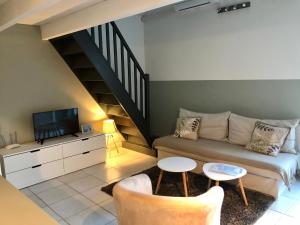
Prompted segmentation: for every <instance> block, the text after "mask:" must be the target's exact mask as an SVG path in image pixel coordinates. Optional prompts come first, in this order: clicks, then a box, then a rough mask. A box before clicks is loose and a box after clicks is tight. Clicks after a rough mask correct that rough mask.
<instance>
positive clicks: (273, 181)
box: [153, 136, 300, 198]
mask: <svg viewBox="0 0 300 225" xmlns="http://www.w3.org/2000/svg"><path fill="white" fill-rule="evenodd" d="M153 146H154V148H155V149H156V150H157V152H158V158H159V159H162V158H166V157H170V156H186V157H189V158H192V159H194V160H196V161H197V163H198V166H197V168H196V170H195V172H196V173H202V166H203V164H204V163H206V162H224V163H229V164H234V165H238V166H241V167H243V168H245V169H247V171H248V174H247V175H246V176H245V177H244V178H243V183H244V186H245V187H247V188H250V189H253V190H256V191H259V192H263V193H265V194H268V195H272V196H274V197H275V198H277V197H278V196H279V195H280V194H281V193H282V192H283V191H284V190H285V189H286V188H288V187H289V185H290V183H291V182H293V179H294V177H295V175H296V172H297V170H299V166H300V154H298V155H294V154H287V153H279V155H278V156H277V157H272V156H267V155H262V154H259V153H255V152H251V151H247V150H246V149H245V148H244V147H242V146H239V145H234V144H230V143H227V142H221V141H212V140H207V139H201V138H200V139H198V140H196V141H194V140H188V139H183V138H176V137H173V136H165V137H162V138H158V139H156V140H155V141H154V143H153Z"/></svg>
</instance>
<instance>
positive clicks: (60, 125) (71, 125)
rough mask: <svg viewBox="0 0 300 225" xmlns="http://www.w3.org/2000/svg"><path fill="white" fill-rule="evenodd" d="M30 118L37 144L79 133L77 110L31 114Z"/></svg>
mask: <svg viewBox="0 0 300 225" xmlns="http://www.w3.org/2000/svg"><path fill="white" fill-rule="evenodd" d="M32 117H33V128H34V137H35V140H36V141H38V142H43V141H44V140H45V139H48V138H53V137H58V136H63V135H67V134H75V133H77V132H78V131H79V122H78V109H77V108H72V109H64V110H57V111H49V112H39V113H33V114H32Z"/></svg>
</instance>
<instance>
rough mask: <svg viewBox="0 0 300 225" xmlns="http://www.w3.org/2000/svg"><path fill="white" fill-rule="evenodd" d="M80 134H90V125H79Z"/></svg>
mask: <svg viewBox="0 0 300 225" xmlns="http://www.w3.org/2000/svg"><path fill="white" fill-rule="evenodd" d="M81 132H82V133H83V134H88V133H91V132H92V125H91V124H83V125H81Z"/></svg>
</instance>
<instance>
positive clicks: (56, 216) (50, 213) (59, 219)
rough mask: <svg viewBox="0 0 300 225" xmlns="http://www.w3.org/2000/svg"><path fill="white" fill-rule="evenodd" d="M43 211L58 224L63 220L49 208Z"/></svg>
mask: <svg viewBox="0 0 300 225" xmlns="http://www.w3.org/2000/svg"><path fill="white" fill-rule="evenodd" d="M43 210H44V211H45V212H46V213H48V214H49V216H51V217H52V218H53V219H55V220H56V221H57V222H59V221H61V220H62V218H61V217H60V216H59V215H57V213H56V212H54V211H53V210H52V209H50V208H49V207H48V206H47V207H45V208H43Z"/></svg>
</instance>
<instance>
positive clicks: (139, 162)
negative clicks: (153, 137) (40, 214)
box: [21, 149, 156, 225]
mask: <svg viewBox="0 0 300 225" xmlns="http://www.w3.org/2000/svg"><path fill="white" fill-rule="evenodd" d="M120 152H121V153H120V154H119V155H112V157H111V158H108V159H107V160H106V163H102V164H98V165H95V166H92V167H89V168H86V169H83V170H80V171H76V172H74V173H70V174H67V175H65V176H61V177H58V178H55V179H52V180H49V181H46V182H43V183H40V184H36V185H34V186H31V187H28V188H25V189H22V190H21V191H22V192H23V193H24V194H25V195H26V196H28V197H29V198H30V199H31V200H32V201H33V202H35V203H36V204H37V205H38V206H39V207H41V208H42V209H43V210H44V211H45V212H47V213H48V214H49V215H50V216H52V217H53V218H54V219H55V220H56V221H57V222H58V223H59V224H61V225H94V224H95V225H96V224H97V225H116V224H117V221H116V213H115V209H114V205H113V199H112V197H111V196H109V195H107V194H105V193H104V192H102V191H100V189H101V187H102V186H106V185H107V184H109V183H112V182H115V181H118V180H120V179H122V178H126V177H128V176H130V175H132V174H134V173H137V172H140V171H142V170H144V169H147V168H150V167H152V166H153V165H155V164H156V158H153V157H151V156H147V155H144V154H141V153H137V152H134V151H130V150H128V149H121V151H120Z"/></svg>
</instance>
